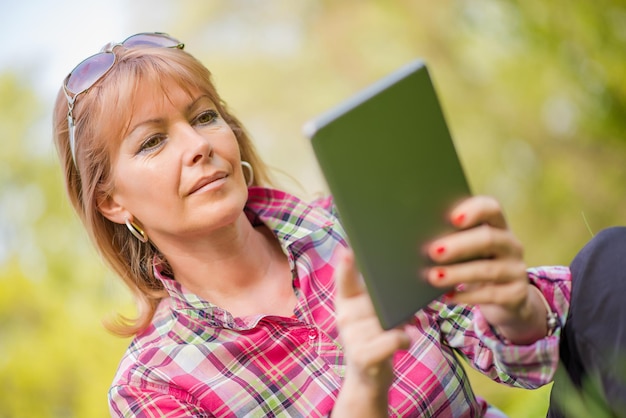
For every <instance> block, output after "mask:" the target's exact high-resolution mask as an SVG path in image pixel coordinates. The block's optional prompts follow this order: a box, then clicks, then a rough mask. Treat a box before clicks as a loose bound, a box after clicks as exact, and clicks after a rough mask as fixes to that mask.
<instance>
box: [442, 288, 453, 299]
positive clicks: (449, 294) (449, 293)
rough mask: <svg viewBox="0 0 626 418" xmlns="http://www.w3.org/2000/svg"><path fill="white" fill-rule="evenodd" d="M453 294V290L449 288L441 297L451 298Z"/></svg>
mask: <svg viewBox="0 0 626 418" xmlns="http://www.w3.org/2000/svg"><path fill="white" fill-rule="evenodd" d="M454 294H455V292H454V290H450V291H449V292H447V293H445V294H444V295H443V297H444V298H445V299H451V298H453V297H454Z"/></svg>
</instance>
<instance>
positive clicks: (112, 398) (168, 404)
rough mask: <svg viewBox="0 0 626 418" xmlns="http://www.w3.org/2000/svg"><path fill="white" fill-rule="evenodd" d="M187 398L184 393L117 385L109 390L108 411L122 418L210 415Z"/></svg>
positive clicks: (205, 416)
mask: <svg viewBox="0 0 626 418" xmlns="http://www.w3.org/2000/svg"><path fill="white" fill-rule="evenodd" d="M189 398H190V396H189V395H188V394H186V393H180V394H179V393H175V392H174V391H163V390H159V389H157V388H155V389H150V388H146V389H144V388H139V387H136V386H131V385H119V386H113V387H112V388H111V389H110V390H109V411H110V413H111V416H112V417H124V418H130V417H137V418H148V417H183V416H184V417H201V418H208V417H210V416H211V415H208V414H207V412H206V411H203V410H202V409H201V408H199V407H198V406H196V405H195V403H194V402H193V400H192V399H189Z"/></svg>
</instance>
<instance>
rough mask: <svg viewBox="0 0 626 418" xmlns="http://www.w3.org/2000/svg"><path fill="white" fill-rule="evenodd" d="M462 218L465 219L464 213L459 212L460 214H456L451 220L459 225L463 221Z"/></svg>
mask: <svg viewBox="0 0 626 418" xmlns="http://www.w3.org/2000/svg"><path fill="white" fill-rule="evenodd" d="M464 220H465V214H464V213H461V214H460V215H457V216H456V217H455V218H454V220H453V222H454V224H455V225H456V226H460V225H461V224H462V223H463V221H464Z"/></svg>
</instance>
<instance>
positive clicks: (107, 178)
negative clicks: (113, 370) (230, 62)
mask: <svg viewBox="0 0 626 418" xmlns="http://www.w3.org/2000/svg"><path fill="white" fill-rule="evenodd" d="M114 52H115V54H116V63H115V64H114V65H113V68H111V70H109V72H108V73H107V74H106V75H105V76H104V77H102V79H100V80H98V81H97V82H96V83H95V84H94V85H93V86H92V87H91V88H90V89H89V91H87V92H85V93H83V94H81V95H80V96H79V97H78V98H77V100H76V105H75V107H74V110H73V115H74V118H75V123H76V149H75V156H76V164H74V161H73V159H72V151H71V150H70V145H69V135H68V125H67V112H68V105H67V99H66V97H65V95H64V93H63V90H62V89H61V90H60V91H59V94H58V96H57V100H56V103H55V108H54V115H53V130H54V141H55V145H56V148H57V152H58V155H59V159H60V163H61V168H62V170H63V174H64V179H65V187H66V191H67V194H68V196H69V199H70V201H71V203H72V205H73V207H74V209H75V210H76V212H77V213H78V215H79V217H80V219H81V221H82V222H83V224H84V225H85V228H86V229H87V232H88V234H89V236H90V238H91V239H92V241H93V242H94V244H95V246H96V248H97V249H98V251H99V253H100V254H101V255H102V257H103V258H104V260H105V261H106V262H107V264H108V265H109V266H110V267H111V268H112V269H113V270H114V271H115V272H116V273H117V274H118V275H119V276H120V277H121V279H122V280H123V281H124V283H125V284H126V285H127V286H128V287H129V289H130V290H131V292H132V294H133V296H134V298H135V301H136V304H137V311H138V312H137V317H135V318H127V317H123V316H121V315H118V316H117V317H116V319H115V320H112V321H106V322H105V326H106V328H107V329H108V330H109V331H111V332H113V333H115V334H117V335H120V336H132V335H135V334H137V333H139V332H141V331H142V330H144V329H145V328H146V327H148V326H149V324H150V322H151V321H152V318H153V316H154V312H155V310H156V307H157V305H158V304H159V301H160V300H161V299H163V298H164V297H166V296H167V292H166V291H165V289H164V288H163V284H162V283H161V282H160V281H159V280H158V279H157V278H155V277H154V274H153V264H154V262H155V260H156V261H157V262H160V263H163V264H164V267H165V270H166V271H169V266H168V264H167V260H165V259H164V257H163V256H162V255H161V254H160V253H159V251H158V249H157V248H156V247H154V246H153V245H152V244H151V243H149V242H148V243H146V244H143V243H141V242H140V241H139V240H137V239H135V238H134V237H132V236H131V234H130V232H129V231H128V229H127V228H126V226H125V225H120V224H117V223H114V222H111V221H110V220H108V219H107V218H105V217H104V216H103V215H102V214H101V213H100V211H99V210H98V202H99V201H101V200H100V199H104V198H106V196H108V194H109V193H110V192H111V190H112V188H113V180H112V179H113V176H112V172H111V171H112V160H113V155H112V153H113V152H114V151H113V150H114V148H115V147H113V146H112V144H117V143H119V140H120V139H121V138H122V137H123V135H124V133H125V131H126V129H127V128H128V123H129V122H130V118H131V115H132V110H133V106H134V101H135V97H136V94H137V91H138V89H139V87H140V86H141V85H145V84H146V83H151V85H153V86H155V88H157V89H162V88H161V87H160V86H161V84H162V82H163V80H164V79H167V80H171V81H173V82H175V83H176V84H177V85H178V86H179V87H180V88H182V89H184V90H185V91H187V92H188V93H189V92H190V91H191V90H193V89H198V90H200V91H201V92H202V93H203V94H207V95H208V96H209V97H210V98H211V99H212V101H213V102H214V103H215V105H216V106H217V110H218V112H219V113H220V115H221V116H222V117H223V119H224V120H225V121H226V122H227V123H228V124H229V126H230V127H231V129H232V130H233V132H234V133H235V136H236V137H237V141H238V144H239V149H240V153H241V159H242V160H245V161H248V162H249V163H250V164H251V165H252V168H253V170H254V182H253V185H268V184H270V181H269V177H268V168H267V166H266V165H265V164H264V163H263V162H262V160H261V159H260V157H259V156H258V154H257V152H256V150H255V148H254V145H253V143H252V141H251V140H250V138H249V136H248V134H247V133H246V131H245V129H244V128H243V125H242V124H241V123H240V122H239V120H238V119H237V118H236V117H235V116H234V115H232V114H231V113H230V112H229V110H228V108H227V106H226V104H225V102H224V101H222V99H221V98H220V97H219V95H218V93H217V90H216V89H215V86H214V84H213V82H212V79H211V73H210V71H209V70H208V69H207V68H206V67H205V66H204V65H202V64H201V63H200V62H199V61H198V60H197V59H195V58H194V57H193V56H191V55H190V54H188V53H186V52H185V51H182V50H179V49H175V48H131V49H126V48H123V47H117V48H115V50H114ZM163 94H167V92H166V91H163Z"/></svg>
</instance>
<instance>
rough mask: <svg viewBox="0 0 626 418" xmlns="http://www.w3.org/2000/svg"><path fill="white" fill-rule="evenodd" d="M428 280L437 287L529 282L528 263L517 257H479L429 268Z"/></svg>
mask: <svg viewBox="0 0 626 418" xmlns="http://www.w3.org/2000/svg"><path fill="white" fill-rule="evenodd" d="M427 275H428V281H429V282H430V283H432V284H433V285H434V286H436V287H454V286H456V285H459V284H464V285H466V286H469V285H472V284H477V283H509V282H513V281H523V282H524V283H527V282H528V280H527V278H526V277H527V273H526V264H525V263H524V262H523V261H522V260H520V259H517V258H505V259H492V260H485V259H478V260H472V261H467V262H464V263H458V264H453V265H447V266H437V267H433V268H431V269H429V270H428V272H427ZM461 290H463V289H461Z"/></svg>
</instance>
